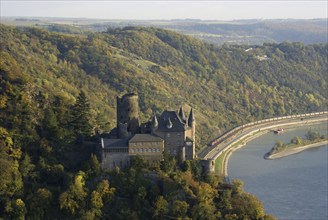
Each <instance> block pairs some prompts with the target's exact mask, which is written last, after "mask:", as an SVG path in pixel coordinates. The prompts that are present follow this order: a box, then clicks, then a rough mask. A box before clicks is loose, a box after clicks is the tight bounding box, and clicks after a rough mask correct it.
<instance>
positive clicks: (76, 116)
mask: <svg viewBox="0 0 328 220" xmlns="http://www.w3.org/2000/svg"><path fill="white" fill-rule="evenodd" d="M70 126H71V127H72V128H73V131H74V133H75V136H76V137H77V138H78V139H80V138H81V139H82V140H83V139H84V138H85V137H89V136H90V135H91V133H92V126H91V124H90V104H89V102H88V100H87V97H86V95H85V93H84V92H83V91H81V92H80V94H79V96H78V97H77V99H76V103H75V104H74V105H73V108H72V111H71V121H70Z"/></svg>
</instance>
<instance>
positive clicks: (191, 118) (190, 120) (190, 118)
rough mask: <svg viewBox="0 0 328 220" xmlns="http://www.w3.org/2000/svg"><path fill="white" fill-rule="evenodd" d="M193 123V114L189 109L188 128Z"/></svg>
mask: <svg viewBox="0 0 328 220" xmlns="http://www.w3.org/2000/svg"><path fill="white" fill-rule="evenodd" d="M194 123H195V117H194V114H193V112H192V109H191V110H190V114H189V117H188V126H189V127H192V126H193V124H194Z"/></svg>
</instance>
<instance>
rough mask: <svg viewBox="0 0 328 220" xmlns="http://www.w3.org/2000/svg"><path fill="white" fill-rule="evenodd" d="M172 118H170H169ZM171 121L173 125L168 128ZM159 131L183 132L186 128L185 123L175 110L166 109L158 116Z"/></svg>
mask: <svg viewBox="0 0 328 220" xmlns="http://www.w3.org/2000/svg"><path fill="white" fill-rule="evenodd" d="M169 119H170V120H169ZM169 121H171V123H172V127H171V128H168V127H167V123H168V122H169ZM157 130H158V131H164V132H183V131H185V130H186V128H185V123H183V121H182V120H181V118H180V117H179V115H178V114H177V113H176V112H175V111H164V112H163V113H162V114H161V116H160V117H159V118H158V129H157Z"/></svg>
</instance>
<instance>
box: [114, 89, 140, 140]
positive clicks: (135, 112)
mask: <svg viewBox="0 0 328 220" xmlns="http://www.w3.org/2000/svg"><path fill="white" fill-rule="evenodd" d="M120 124H121V125H120ZM122 124H123V125H124V124H126V126H122ZM116 127H117V129H118V132H117V134H118V138H125V137H122V136H126V135H128V134H130V135H133V134H135V133H137V132H138V130H139V97H138V95H137V94H135V93H129V94H125V95H124V96H122V98H120V97H117V126H116ZM124 127H126V131H120V129H123V128H124ZM123 134H126V135H123Z"/></svg>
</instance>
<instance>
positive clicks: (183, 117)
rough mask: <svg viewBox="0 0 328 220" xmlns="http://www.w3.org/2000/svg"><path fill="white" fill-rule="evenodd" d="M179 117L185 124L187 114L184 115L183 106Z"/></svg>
mask: <svg viewBox="0 0 328 220" xmlns="http://www.w3.org/2000/svg"><path fill="white" fill-rule="evenodd" d="M179 116H180V118H181V120H182V121H183V122H185V121H186V117H185V114H184V112H183V109H182V106H181V108H180V110H179Z"/></svg>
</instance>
